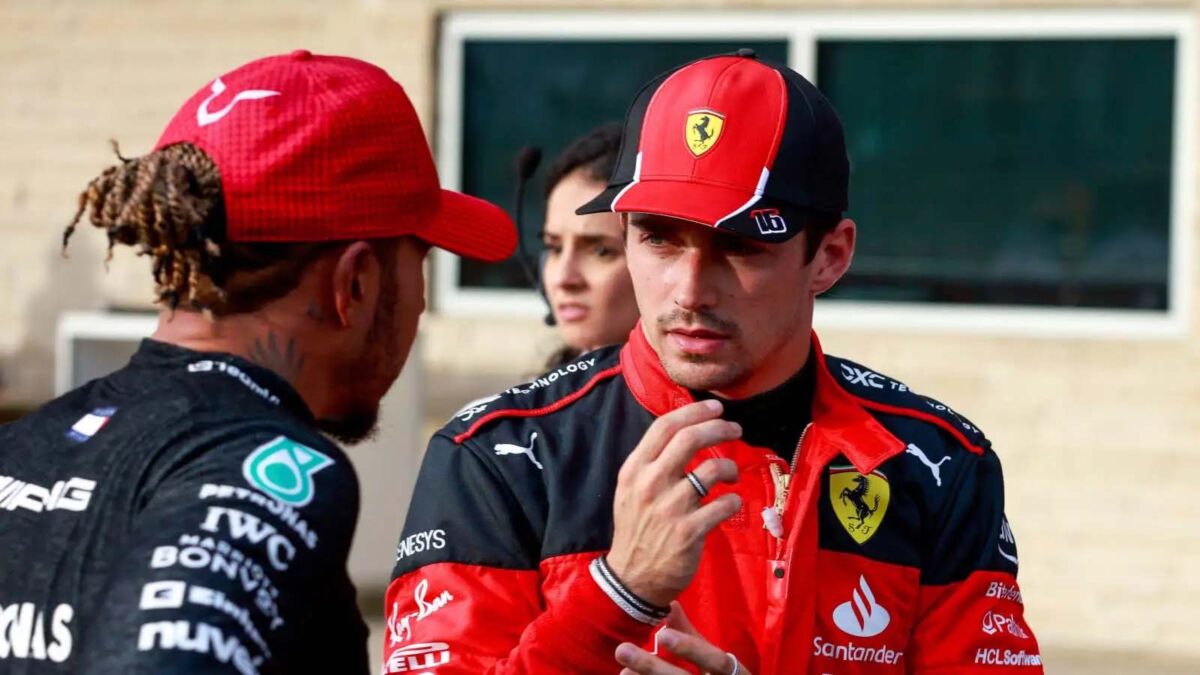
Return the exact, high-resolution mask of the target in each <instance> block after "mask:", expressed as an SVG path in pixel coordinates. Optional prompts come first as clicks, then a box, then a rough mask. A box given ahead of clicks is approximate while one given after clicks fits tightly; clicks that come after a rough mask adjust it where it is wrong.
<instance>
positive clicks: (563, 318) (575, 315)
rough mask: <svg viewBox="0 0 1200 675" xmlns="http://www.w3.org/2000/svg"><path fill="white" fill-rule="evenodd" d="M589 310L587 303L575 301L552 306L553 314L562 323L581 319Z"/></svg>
mask: <svg viewBox="0 0 1200 675" xmlns="http://www.w3.org/2000/svg"><path fill="white" fill-rule="evenodd" d="M590 311H591V310H589V309H588V306H587V305H582V304H579V303H576V302H564V303H559V304H557V305H555V306H554V314H555V316H556V317H557V318H558V320H559V321H560V322H563V323H573V322H575V321H582V320H584V319H585V318H587V315H588V312H590Z"/></svg>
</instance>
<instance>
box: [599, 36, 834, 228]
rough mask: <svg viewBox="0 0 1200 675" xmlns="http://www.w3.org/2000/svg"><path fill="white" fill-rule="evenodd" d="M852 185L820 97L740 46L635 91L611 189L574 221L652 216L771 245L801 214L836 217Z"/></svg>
mask: <svg viewBox="0 0 1200 675" xmlns="http://www.w3.org/2000/svg"><path fill="white" fill-rule="evenodd" d="M849 183H850V162H849V159H848V158H847V156H846V139H845V133H844V132H843V130H842V123H841V121H840V120H839V119H838V116H837V113H836V112H835V111H834V109H833V106H832V105H831V104H830V103H829V101H828V100H827V99H826V98H825V97H824V96H823V95H822V94H821V92H820V91H818V90H817V88H816V87H815V86H813V84H812V83H811V82H809V81H808V80H806V79H804V78H803V77H801V76H800V74H799V73H797V72H795V71H793V70H791V69H790V68H786V67H784V66H778V65H773V64H770V63H768V62H766V61H761V60H759V59H758V58H757V56H756V55H755V53H754V51H753V50H751V49H739V50H738V51H737V53H735V54H726V55H721V56H712V57H708V58H704V59H700V60H698V61H693V62H692V63H689V64H686V65H684V66H680V67H679V68H676V69H675V70H672V71H670V72H668V73H665V74H663V75H660V76H659V77H658V78H656V79H655V80H653V81H651V82H650V83H649V84H647V85H646V86H645V87H643V88H642V91H641V92H640V93H639V94H638V96H637V98H636V99H635V100H634V102H633V105H632V106H630V108H629V113H628V114H627V115H626V118H625V132H624V135H623V137H622V140H621V151H620V153H619V155H618V157H617V166H616V168H615V169H614V171H613V175H612V176H611V178H610V179H609V183H608V188H607V189H606V190H605V191H604V192H602V193H601V194H600V195H599V196H598V197H596V198H595V199H593V200H592V201H590V202H588V203H587V204H585V205H583V206H582V207H580V208H579V210H578V213H581V214H583V213H598V212H602V211H615V212H636V213H653V214H657V215H663V216H671V217H674V218H682V219H684V220H690V221H693V222H696V223H700V224H703V225H708V226H710V227H715V228H723V229H729V230H733V231H735V232H738V233H739V234H742V235H745V236H748V237H752V238H754V239H759V240H762V241H771V242H780V241H786V240H788V239H790V238H792V237H793V236H795V235H796V234H797V233H798V232H800V230H801V229H803V224H804V222H806V220H807V218H806V216H807V215H809V213H810V212H814V211H815V212H819V213H824V214H832V215H840V214H842V213H843V212H844V211H845V210H846V208H847V206H848V203H849V199H848V190H849Z"/></svg>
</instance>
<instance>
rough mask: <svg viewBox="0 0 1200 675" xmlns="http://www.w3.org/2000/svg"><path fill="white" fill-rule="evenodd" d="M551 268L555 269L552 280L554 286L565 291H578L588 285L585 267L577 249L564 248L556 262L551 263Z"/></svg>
mask: <svg viewBox="0 0 1200 675" xmlns="http://www.w3.org/2000/svg"><path fill="white" fill-rule="evenodd" d="M550 267H551V268H552V269H553V272H552V278H551V283H552V285H553V286H555V287H557V288H563V289H578V288H582V287H583V286H585V285H586V281H585V279H584V276H583V265H582V261H581V260H580V256H579V251H578V250H577V249H575V248H573V247H571V248H564V249H563V250H562V252H561V253H559V255H558V256H557V259H556V260H551V261H550Z"/></svg>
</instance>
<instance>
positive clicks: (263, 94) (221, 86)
mask: <svg viewBox="0 0 1200 675" xmlns="http://www.w3.org/2000/svg"><path fill="white" fill-rule="evenodd" d="M209 91H211V92H212V94H210V95H209V97H208V98H206V99H204V100H203V101H201V102H200V107H199V108H196V124H199V125H200V126H202V127H206V126H208V125H210V124H212V123H213V122H216V121H218V120H220V119H221V118H222V117H224V116H226V115H228V114H229V111H231V110H233V106H235V105H237V104H238V101H253V100H256V99H260V98H269V97H271V96H279V92H277V91H270V90H268V89H247V90H246V91H239V92H238V93H237V95H236V96H234V97H233V100H232V101H230V102H229V103H228V104H226V106H225V107H224V108H221V109H220V110H218V111H216V112H209V110H208V104H209V103H212V102H213V100H214V99H215V98H217V97H218V96H220V95H221V94H223V93H225V83H224V82H222V81H221V78H219V77H218V78H217V79H215V80H213V83H212V88H211V89H210V90H209Z"/></svg>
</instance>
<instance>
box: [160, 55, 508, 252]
mask: <svg viewBox="0 0 1200 675" xmlns="http://www.w3.org/2000/svg"><path fill="white" fill-rule="evenodd" d="M174 143H192V144H193V145H196V146H197V147H199V148H200V149H201V150H203V151H204V152H205V153H207V154H208V156H209V157H211V158H212V160H213V161H214V162H216V165H217V168H218V169H219V170H220V172H221V186H222V190H223V192H224V198H225V212H226V232H225V234H224V237H225V239H226V240H227V241H236V242H289V241H294V242H315V241H330V240H343V239H375V238H384V237H395V236H399V235H406V234H411V235H414V236H416V237H419V238H421V239H423V240H425V241H427V242H429V243H430V244H432V245H434V246H438V247H440V248H444V249H446V250H448V251H451V252H454V253H457V254H460V255H464V256H468V257H471V258H477V259H480V260H486V261H495V260H502V259H504V258H507V257H508V256H509V255H511V254H512V252H513V248H514V247H515V246H516V241H517V238H516V237H517V235H516V228H515V227H514V226H513V223H512V220H511V219H509V217H508V215H507V214H506V213H505V212H504V211H503V210H502V209H500V208H499V207H497V206H495V205H493V204H491V203H488V202H486V201H484V200H482V199H477V198H475V197H470V196H467V195H464V194H460V193H458V192H453V191H450V190H443V189H442V188H441V185H440V184H439V183H438V175H437V169H436V168H435V167H434V164H433V156H432V155H431V154H430V151H429V144H428V143H427V142H426V140H425V133H424V131H422V129H421V123H420V121H419V120H418V119H417V113H416V111H415V110H413V106H412V103H411V102H410V101H409V100H408V96H407V95H405V93H404V89H403V88H402V87H401V86H400V85H399V84H398V83H397V82H396V81H395V80H393V79H392V78H391V77H390V76H389V75H388V74H387V73H386V72H384V71H383V70H382V69H381V68H378V67H376V66H373V65H371V64H369V63H366V62H364V61H359V60H357V59H351V58H347V57H343V56H318V55H314V54H312V53H311V52H308V51H304V50H300V51H295V52H292V53H291V54H287V55H280V56H270V57H267V58H264V59H259V60H257V61H253V62H251V63H248V64H246V65H244V66H242V67H240V68H238V69H236V70H233V71H231V72H229V73H226V74H224V75H222V76H220V77H218V78H217V79H215V80H213V81H212V82H211V83H209V84H207V85H205V86H204V88H203V89H201V90H200V91H198V92H196V94H195V95H194V96H192V97H191V98H190V99H189V100H188V101H187V103H184V104H183V107H182V108H180V109H179V112H177V113H175V117H174V118H173V119H172V120H171V122H170V123H169V124H168V125H167V128H166V130H165V131H163V134H162V137H160V138H159V139H158V144H157V145H156V146H155V149H156V150H157V149H160V148H162V147H164V146H167V145H172V144H174Z"/></svg>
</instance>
